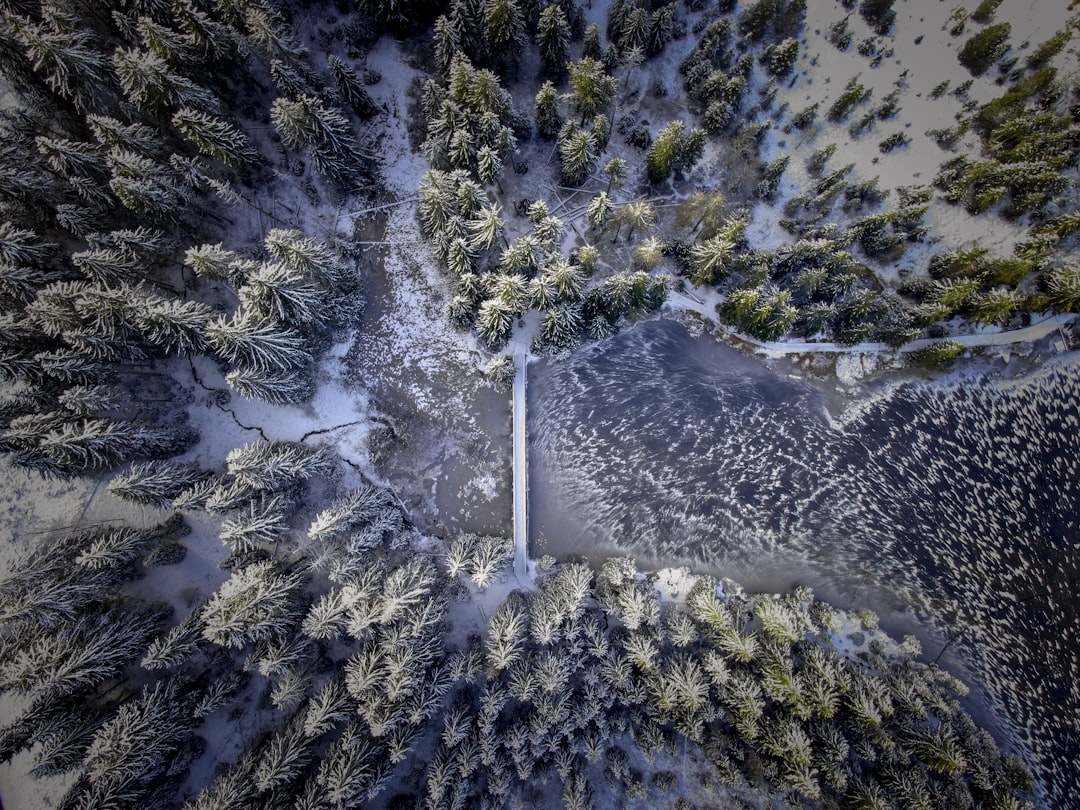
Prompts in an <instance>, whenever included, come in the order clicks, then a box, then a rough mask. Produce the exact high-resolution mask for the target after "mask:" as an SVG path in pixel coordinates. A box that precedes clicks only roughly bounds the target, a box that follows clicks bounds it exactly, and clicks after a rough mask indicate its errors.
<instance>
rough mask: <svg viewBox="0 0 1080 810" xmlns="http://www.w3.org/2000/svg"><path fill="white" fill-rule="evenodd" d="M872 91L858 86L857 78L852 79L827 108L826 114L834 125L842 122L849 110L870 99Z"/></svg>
mask: <svg viewBox="0 0 1080 810" xmlns="http://www.w3.org/2000/svg"><path fill="white" fill-rule="evenodd" d="M872 93H873V91H872V90H870V89H868V88H866V87H863V85H861V84H859V77H858V76H855V77H853V78H852V79H851V80H850V81H849V82H848V83H847V85H846V86H845V87H844V91H843V92H842V93H841V94H840V96H839V97H838V98H837V99H836V101H834V102H833V103H832V106H831V107H829V111H828V113H827V114H826V115H827V117H828V119H829V120H830V121H832V122H833V123H834V124H838V123H840V122H841V121H843V120H844V119H845V118H847V117H848V115H849V114H850V113H851V110H852V109H853V108H855V107H856V106H858V105H859V104H862V103H863V102H865V101H866V100H867V99H869V98H870V96H871V94H872Z"/></svg>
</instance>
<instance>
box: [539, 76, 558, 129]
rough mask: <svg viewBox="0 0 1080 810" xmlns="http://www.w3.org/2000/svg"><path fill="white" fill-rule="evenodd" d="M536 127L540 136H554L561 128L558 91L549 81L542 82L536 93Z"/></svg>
mask: <svg viewBox="0 0 1080 810" xmlns="http://www.w3.org/2000/svg"><path fill="white" fill-rule="evenodd" d="M535 109H536V129H537V131H538V132H539V133H540V135H541V137H544V138H554V137H555V136H556V135H558V134H559V131H560V130H561V129H562V125H563V119H562V116H561V115H560V114H559V107H558V93H556V92H555V85H554V84H552V83H551V82H550V81H547V82H544V84H543V85H542V86H541V87H540V90H539V92H537V94H536V104H535Z"/></svg>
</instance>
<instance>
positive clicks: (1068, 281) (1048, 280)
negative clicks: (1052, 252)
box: [1042, 262, 1080, 312]
mask: <svg viewBox="0 0 1080 810" xmlns="http://www.w3.org/2000/svg"><path fill="white" fill-rule="evenodd" d="M1042 286H1043V289H1044V291H1045V293H1046V298H1047V301H1048V303H1049V304H1050V306H1051V307H1052V308H1053V309H1054V310H1056V311H1057V312H1080V265H1078V264H1076V263H1073V262H1070V263H1068V264H1064V265H1062V266H1061V267H1055V268H1053V269H1052V270H1049V271H1047V272H1046V273H1044V274H1043V277H1042Z"/></svg>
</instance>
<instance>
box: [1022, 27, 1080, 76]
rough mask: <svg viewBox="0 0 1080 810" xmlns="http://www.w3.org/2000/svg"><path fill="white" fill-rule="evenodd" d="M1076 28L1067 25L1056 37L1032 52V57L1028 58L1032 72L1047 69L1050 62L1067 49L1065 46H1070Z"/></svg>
mask: <svg viewBox="0 0 1080 810" xmlns="http://www.w3.org/2000/svg"><path fill="white" fill-rule="evenodd" d="M1075 28H1076V26H1075V25H1074V24H1073V23H1072V22H1070V24H1069V25H1066V26H1065V27H1064V28H1063V29H1061V30H1060V31H1058V32H1057V33H1056V34H1054V36H1052V37H1050V39H1048V40H1046V42H1043V43H1042V44H1041V45H1039V46H1038V47H1037V48H1036V49H1035V50H1034V51H1032V52H1031V55H1030V56H1028V58H1027V64H1028V67H1029V68H1031V69H1032V70H1041V69H1042V68H1044V67H1046V66H1047V65H1048V64H1049V63H1050V60H1051V59H1053V58H1054V57H1055V56H1057V55H1058V54H1059V53H1061V52H1062V51H1063V50H1064V49H1065V46H1066V45H1068V44H1069V41H1070V40H1071V39H1072V35H1073V31H1074V30H1075Z"/></svg>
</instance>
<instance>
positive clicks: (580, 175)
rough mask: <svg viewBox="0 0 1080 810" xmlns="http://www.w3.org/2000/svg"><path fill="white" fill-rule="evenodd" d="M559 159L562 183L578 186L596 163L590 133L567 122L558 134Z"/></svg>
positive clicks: (594, 142) (592, 139)
mask: <svg viewBox="0 0 1080 810" xmlns="http://www.w3.org/2000/svg"><path fill="white" fill-rule="evenodd" d="M559 158H560V160H561V161H562V181H563V183H565V184H566V185H568V186H577V185H579V184H580V183H581V182H582V180H584V179H585V176H586V175H587V174H588V173H589V170H590V169H591V168H592V167H593V164H594V163H595V162H596V158H597V154H596V140H595V138H593V135H592V133H591V132H589V131H588V130H584V129H579V128H578V127H577V125H576V124H574V122H572V121H571V122H568V124H567V125H565V126H563V129H562V132H560V133H559Z"/></svg>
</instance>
